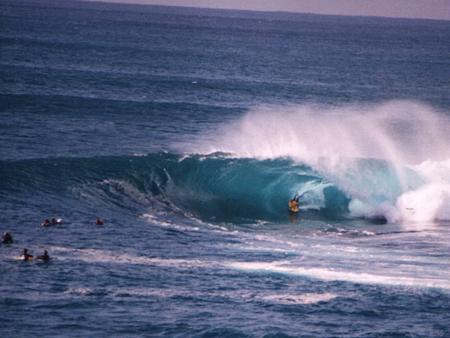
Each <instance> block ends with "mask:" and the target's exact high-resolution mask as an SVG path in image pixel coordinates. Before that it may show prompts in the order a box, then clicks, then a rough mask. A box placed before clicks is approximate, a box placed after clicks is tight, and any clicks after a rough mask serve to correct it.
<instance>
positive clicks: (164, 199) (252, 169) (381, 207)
mask: <svg viewBox="0 0 450 338" xmlns="http://www.w3.org/2000/svg"><path fill="white" fill-rule="evenodd" d="M404 170H405V174H404V175H403V180H404V178H405V177H407V180H408V186H409V189H410V190H408V192H407V193H406V195H405V191H404V190H403V188H402V184H403V183H404V182H400V180H399V178H398V176H397V169H396V168H395V167H394V166H393V165H392V164H390V163H389V162H387V161H383V160H375V159H352V160H348V161H347V162H346V166H345V170H342V168H340V169H339V170H338V171H334V172H325V171H323V170H322V168H321V169H319V168H318V167H317V168H315V167H312V166H310V165H306V164H302V163H300V162H298V161H294V160H293V159H290V158H276V159H265V160H264V159H256V158H236V157H233V156H231V155H230V154H223V153H215V154H210V155H189V156H185V155H179V154H172V153H157V154H149V155H147V156H121V157H92V158H57V159H35V160H21V161H3V162H1V166H0V171H1V176H2V177H5V178H6V179H4V180H2V183H0V187H1V193H2V195H3V196H4V198H5V200H6V199H11V197H12V196H17V195H21V193H25V192H26V193H27V195H30V196H33V198H34V199H36V201H38V200H39V201H42V200H47V201H49V204H51V205H57V203H71V204H72V205H74V208H78V209H81V210H85V211H86V213H89V212H92V210H106V209H117V211H120V212H132V213H141V214H144V213H150V214H151V213H156V214H161V213H162V212H164V213H166V214H167V213H169V214H171V215H173V214H178V215H181V216H183V217H191V218H195V219H199V220H202V221H207V222H212V223H227V222H232V223H236V224H243V223H255V222H261V221H262V222H265V221H267V222H285V221H286V220H287V219H288V218H289V217H292V215H289V212H288V210H287V201H288V199H289V198H291V197H292V196H294V195H299V196H301V198H300V208H301V210H302V212H301V217H302V219H307V218H310V219H333V220H339V219H348V218H367V219H369V220H376V221H379V220H387V221H396V220H397V216H398V213H399V211H398V210H397V209H396V208H397V204H398V201H399V200H400V201H403V203H410V204H411V203H412V202H408V198H409V199H411V198H413V199H414V196H413V197H411V196H412V194H414V191H415V190H411V189H413V188H417V189H423V187H424V184H425V181H424V178H423V177H422V176H421V175H419V173H418V172H416V171H414V170H412V169H410V168H405V169H404ZM30 192H32V194H30ZM416 193H417V191H416ZM426 193H429V192H426ZM440 198H441V199H442V198H444V197H442V196H440ZM68 200H70V201H68ZM61 201H64V202H61ZM29 203H30V204H32V203H33V202H32V201H30V202H29ZM439 203H441V204H442V203H445V200H444V201H441V200H440V201H439ZM411 205H412V204H411ZM403 208H404V209H405V210H406V209H408V212H410V213H414V211H415V210H414V211H413V210H410V208H409V207H408V206H407V205H404V206H403ZM411 208H418V206H416V205H412V206H411ZM435 213H436V210H435ZM435 216H436V215H434V216H433V217H435Z"/></svg>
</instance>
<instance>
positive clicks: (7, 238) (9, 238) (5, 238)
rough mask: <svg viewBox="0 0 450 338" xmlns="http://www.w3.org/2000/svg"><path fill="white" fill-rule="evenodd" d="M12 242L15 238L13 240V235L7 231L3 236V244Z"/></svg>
mask: <svg viewBox="0 0 450 338" xmlns="http://www.w3.org/2000/svg"><path fill="white" fill-rule="evenodd" d="M12 242H13V238H12V236H11V234H10V233H9V232H7V231H5V232H4V233H3V236H2V243H3V244H11V243H12Z"/></svg>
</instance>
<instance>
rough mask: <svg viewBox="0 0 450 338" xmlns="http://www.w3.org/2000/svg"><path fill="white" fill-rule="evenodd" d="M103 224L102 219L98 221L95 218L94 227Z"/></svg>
mask: <svg viewBox="0 0 450 338" xmlns="http://www.w3.org/2000/svg"><path fill="white" fill-rule="evenodd" d="M104 223H105V222H103V220H102V219H100V218H97V220H96V221H95V224H96V225H103V224H104Z"/></svg>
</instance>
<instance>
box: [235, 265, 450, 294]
mask: <svg viewBox="0 0 450 338" xmlns="http://www.w3.org/2000/svg"><path fill="white" fill-rule="evenodd" d="M229 267H230V268H234V269H238V270H246V271H254V272H258V271H260V272H267V273H282V274H289V275H298V276H304V277H308V278H315V279H320V280H325V281H344V282H352V283H360V284H384V285H394V286H408V287H426V288H430V287H431V288H442V289H450V282H449V280H447V279H443V278H442V279H439V278H426V277H425V278H420V277H413V276H398V275H381V274H380V275H378V274H373V273H368V272H360V273H358V272H351V271H344V270H337V269H336V270H335V269H328V268H305V267H299V266H293V265H292V264H291V263H290V262H288V261H285V262H272V263H266V262H233V263H230V264H229Z"/></svg>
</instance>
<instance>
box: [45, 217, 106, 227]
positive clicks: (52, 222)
mask: <svg viewBox="0 0 450 338" xmlns="http://www.w3.org/2000/svg"><path fill="white" fill-rule="evenodd" d="M61 224H64V221H63V219H62V218H54V217H53V218H52V219H48V218H46V219H45V220H44V222H42V223H41V225H42V226H43V227H49V226H52V225H61ZM95 224H96V225H103V224H105V221H103V220H102V219H101V218H98V217H97V219H96V220H95Z"/></svg>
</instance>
